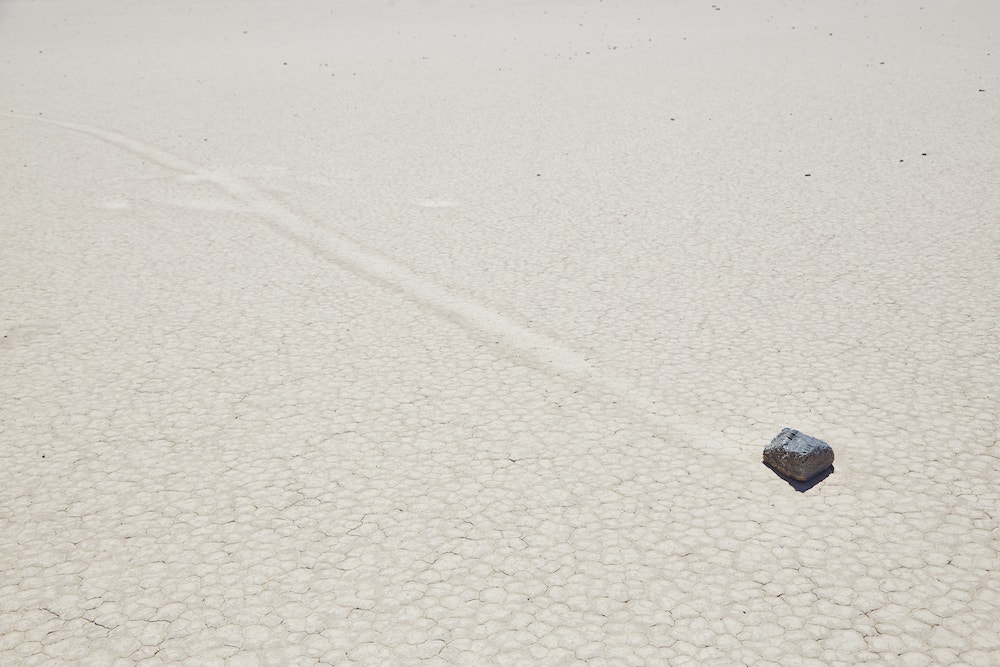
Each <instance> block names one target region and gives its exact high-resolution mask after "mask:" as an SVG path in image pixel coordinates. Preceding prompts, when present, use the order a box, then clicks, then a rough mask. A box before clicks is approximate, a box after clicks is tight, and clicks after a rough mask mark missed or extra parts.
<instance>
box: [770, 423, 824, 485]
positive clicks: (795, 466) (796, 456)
mask: <svg viewBox="0 0 1000 667" xmlns="http://www.w3.org/2000/svg"><path fill="white" fill-rule="evenodd" d="M764 463H766V464H767V465H769V466H771V467H772V468H774V469H775V470H777V471H778V472H779V473H781V474H782V475H785V476H786V477H791V478H792V479H795V480H798V481H800V482H805V481H807V480H809V479H811V478H812V477H815V476H816V475H818V474H819V473H821V472H823V471H824V470H826V469H827V468H829V467H830V465H831V464H832V463H833V449H832V448H831V447H830V445H828V444H826V443H825V442H823V441H822V440H818V439H816V438H813V437H810V436H808V435H805V434H804V433H799V432H798V431H795V430H793V429H790V428H783V429H781V433H779V434H778V435H776V436H775V438H774V440H772V441H771V443H770V444H769V445H768V446H767V447H765V448H764Z"/></svg>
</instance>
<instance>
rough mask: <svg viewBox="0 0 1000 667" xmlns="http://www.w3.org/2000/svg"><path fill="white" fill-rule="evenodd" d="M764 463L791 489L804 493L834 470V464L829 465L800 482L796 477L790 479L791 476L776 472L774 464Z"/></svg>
mask: <svg viewBox="0 0 1000 667" xmlns="http://www.w3.org/2000/svg"><path fill="white" fill-rule="evenodd" d="M764 465H766V466H767V467H768V468H770V469H771V470H773V471H774V474H775V475H777V476H778V477H780V478H781V479H783V480H785V481H786V482H788V484H789V486H791V487H792V488H793V489H795V490H796V491H798V492H799V493H805V492H806V491H808V490H809V489H811V488H813V487H814V486H816V485H817V484H819V483H820V482H822V481H823V480H824V479H826V478H827V477H829V476H830V475H832V474H833V470H834V466H832V465H831V466H830V467H829V468H827V469H826V470H824V471H823V472H821V473H819V474H818V475H815V476H814V477H810V478H809V479H807V480H806V481H804V482H800V481H799V480H797V479H792V478H791V477H788V476H786V475H782V474H781V473H780V472H778V469H777V468H775V467H774V466H772V465H771V464H769V463H765V464H764Z"/></svg>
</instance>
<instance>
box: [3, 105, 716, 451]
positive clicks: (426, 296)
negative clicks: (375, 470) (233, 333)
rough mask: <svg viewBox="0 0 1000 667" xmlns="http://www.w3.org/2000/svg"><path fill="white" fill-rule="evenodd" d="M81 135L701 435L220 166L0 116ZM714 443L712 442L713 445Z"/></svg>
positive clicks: (518, 354) (529, 357)
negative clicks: (218, 195)
mask: <svg viewBox="0 0 1000 667" xmlns="http://www.w3.org/2000/svg"><path fill="white" fill-rule="evenodd" d="M4 115H7V116H8V117H11V118H18V119H22V120H29V121H35V122H41V123H45V124H48V125H52V126H55V127H60V128H63V129H66V130H71V131H73V132H78V133H80V134H85V135H88V136H91V137H94V138H96V139H99V140H101V141H104V142H106V143H108V144H111V145H113V146H116V147H118V148H121V149H122V150H125V151H128V152H129V153H132V154H134V155H136V156H138V157H140V158H144V159H146V160H149V161H151V162H153V163H155V164H157V165H159V166H161V167H163V168H164V169H168V170H170V171H174V172H177V173H179V174H181V175H183V176H185V177H187V178H189V179H192V180H197V181H200V182H204V183H208V184H210V185H212V186H214V187H216V188H217V189H219V190H220V191H221V192H223V193H225V194H227V195H229V196H230V197H232V198H233V199H235V200H237V202H239V203H240V204H242V207H243V208H242V210H243V212H244V213H247V214H250V215H253V216H255V217H257V218H260V219H261V220H263V221H265V222H266V223H267V224H268V225H269V226H270V227H271V228H272V229H274V230H275V231H276V232H277V233H279V234H281V235H283V236H285V237H287V238H289V239H291V240H293V241H295V242H297V243H299V244H301V245H303V246H305V247H306V248H307V249H308V250H309V251H310V252H312V253H313V254H315V255H316V256H319V257H323V258H325V259H327V260H329V261H331V262H333V263H335V264H337V265H338V266H341V267H343V268H345V269H347V270H349V271H351V272H352V273H354V274H356V275H358V276H361V277H363V278H365V279H367V280H370V281H373V282H375V283H378V284H380V285H382V286H384V287H387V288H389V289H393V290H396V291H399V292H402V293H403V294H406V295H407V296H408V297H409V298H411V299H412V300H413V301H415V302H417V303H419V304H420V305H421V306H423V307H424V308H426V309H427V310H428V311H430V312H432V313H434V314H435V315H437V316H439V317H441V318H442V319H446V320H448V321H451V322H453V323H454V324H457V325H458V326H460V327H462V328H463V329H465V330H466V331H467V332H468V333H470V334H471V335H473V336H474V337H476V338H477V339H480V340H482V341H484V342H486V343H488V344H491V345H495V346H499V347H502V348H503V349H504V350H505V352H506V353H507V354H509V355H511V356H512V357H514V358H515V359H516V360H517V362H518V363H521V364H524V365H527V366H531V367H533V368H536V369H539V370H542V371H543V372H546V373H549V374H551V375H553V376H555V377H558V378H561V379H563V380H565V381H568V382H571V383H577V384H588V385H591V386H596V387H599V388H600V389H601V390H603V391H605V392H606V393H608V394H609V395H610V396H612V397H613V398H614V399H615V400H616V401H618V400H621V401H625V402H626V404H627V405H628V406H629V407H631V408H632V410H634V411H635V412H636V413H637V416H641V417H642V418H644V419H646V420H650V421H652V422H654V423H656V424H661V425H666V426H668V427H670V428H673V429H676V430H678V431H681V432H683V433H685V435H686V436H688V437H687V438H685V440H686V441H690V440H692V439H693V438H696V437H702V438H704V437H705V435H706V431H707V430H710V429H706V428H705V427H703V426H702V425H698V424H692V423H690V420H688V419H685V420H681V419H679V418H677V417H675V416H673V415H670V414H667V413H665V412H664V411H663V409H662V408H660V407H659V405H661V403H660V402H659V401H657V400H656V399H655V398H654V397H653V396H651V395H650V394H649V393H648V392H646V391H643V390H641V389H638V388H637V387H635V386H634V383H633V382H631V381H629V380H628V379H626V378H622V377H617V376H615V375H612V374H610V373H606V372H604V371H602V370H601V369H600V368H598V367H597V366H595V365H594V364H593V363H591V362H590V361H589V360H588V359H586V358H585V357H584V356H583V355H581V354H579V353H578V352H576V351H575V350H572V349H570V348H569V347H567V346H566V345H564V344H563V343H561V342H560V341H558V340H555V339H553V338H551V337H549V336H546V335H544V334H541V333H539V332H537V331H534V330H532V329H531V328H529V327H527V326H525V325H524V324H521V323H519V322H517V321H515V320H514V319H512V318H510V317H508V316H506V315H504V314H502V313H499V312H496V311H494V310H492V309H490V308H488V307H487V306H485V305H483V304H482V303H479V302H478V301H476V300H474V299H471V298H468V297H466V296H462V295H460V294H457V293H456V292H455V291H454V290H453V289H450V288H448V287H446V286H444V285H441V284H438V283H437V282H435V281H433V280H430V279H428V278H426V277H424V276H422V275H420V274H418V273H417V272H415V271H414V270H412V269H411V268H409V267H407V266H405V265H404V264H402V263H401V262H399V261H398V260H395V259H392V258H390V257H387V256H385V255H383V254H380V253H378V252H376V251H373V250H371V249H368V248H365V247H363V246H362V245H361V244H359V243H357V242H356V241H353V240H351V239H350V238H347V237H346V236H344V235H343V234H340V233H338V232H335V231H333V230H332V229H330V228H328V227H324V226H321V225H319V224H316V223H314V222H311V221H309V220H307V219H305V218H303V217H302V216H299V215H297V214H296V213H294V212H293V211H291V210H290V209H289V208H287V207H286V206H284V205H282V204H281V203H280V202H278V201H277V200H276V199H274V198H273V197H270V196H268V195H267V194H266V193H264V192H263V191H261V190H260V189H259V188H257V187H255V186H253V185H252V184H251V183H249V182H247V181H245V180H243V179H241V178H239V177H237V176H235V175H233V174H230V173H227V172H225V171H221V170H216V169H207V168H205V167H202V166H199V165H197V164H195V163H193V162H190V161H188V160H185V159H183V158H181V157H178V156H176V155H174V154H172V153H170V152H169V151H166V150H163V149H162V148H158V147H156V146H152V145H150V144H148V143H145V142H143V141H140V140H138V139H135V138H133V137H129V136H126V135H124V134H122V133H120V132H116V131H114V130H108V129H104V128H100V127H96V126H93V125H89V124H84V123H76V122H69V121H64V120H58V119H51V118H43V117H34V116H25V115H20V114H4ZM716 444H717V443H716Z"/></svg>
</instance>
